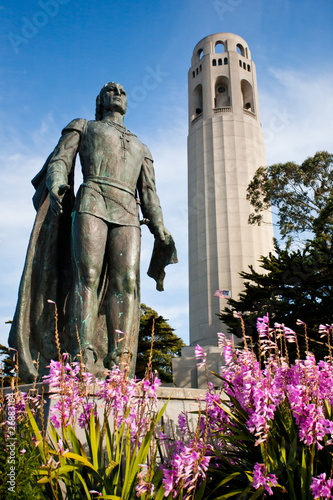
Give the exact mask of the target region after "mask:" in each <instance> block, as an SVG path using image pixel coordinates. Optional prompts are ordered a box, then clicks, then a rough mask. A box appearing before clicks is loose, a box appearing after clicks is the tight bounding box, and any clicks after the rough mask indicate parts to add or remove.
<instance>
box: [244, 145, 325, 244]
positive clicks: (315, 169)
mask: <svg viewBox="0 0 333 500" xmlns="http://www.w3.org/2000/svg"><path fill="white" fill-rule="evenodd" d="M247 193H248V194H247V199H248V200H249V201H250V203H251V205H252V206H253V208H254V212H253V213H251V214H250V217H249V223H250V224H259V225H260V224H261V223H262V222H263V216H264V212H265V211H267V210H268V209H270V207H271V206H272V209H273V210H274V208H276V209H277V214H276V215H277V225H278V227H279V230H280V233H281V236H282V238H283V239H287V240H289V242H290V241H291V238H292V237H293V236H295V235H296V234H301V233H303V232H305V231H310V232H311V233H312V234H313V236H314V238H317V239H318V238H322V237H325V236H327V235H329V234H330V233H331V230H332V225H333V155H332V154H330V153H328V152H327V151H320V152H317V153H316V154H315V155H314V156H313V157H309V158H307V159H306V160H305V161H304V162H303V163H302V164H301V165H297V164H296V163H294V162H287V163H277V164H274V165H271V166H269V167H267V168H266V167H260V168H258V170H257V171H256V173H255V176H254V178H253V179H252V181H251V183H250V184H249V186H248V190H247Z"/></svg>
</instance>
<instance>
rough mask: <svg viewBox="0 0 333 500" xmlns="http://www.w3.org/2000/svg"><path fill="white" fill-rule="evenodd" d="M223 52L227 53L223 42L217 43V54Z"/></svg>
mask: <svg viewBox="0 0 333 500" xmlns="http://www.w3.org/2000/svg"><path fill="white" fill-rule="evenodd" d="M222 52H225V46H224V43H223V42H220V41H219V42H216V44H215V54H221V53H222Z"/></svg>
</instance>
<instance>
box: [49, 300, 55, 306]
mask: <svg viewBox="0 0 333 500" xmlns="http://www.w3.org/2000/svg"><path fill="white" fill-rule="evenodd" d="M47 302H48V303H49V304H54V305H56V303H55V302H54V300H50V299H47Z"/></svg>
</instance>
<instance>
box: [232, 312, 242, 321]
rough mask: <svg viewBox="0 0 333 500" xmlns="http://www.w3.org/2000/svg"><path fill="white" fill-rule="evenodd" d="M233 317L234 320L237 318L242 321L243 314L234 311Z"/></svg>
mask: <svg viewBox="0 0 333 500" xmlns="http://www.w3.org/2000/svg"><path fill="white" fill-rule="evenodd" d="M232 315H233V317H234V318H237V319H242V315H241V313H239V312H237V311H233V312H232Z"/></svg>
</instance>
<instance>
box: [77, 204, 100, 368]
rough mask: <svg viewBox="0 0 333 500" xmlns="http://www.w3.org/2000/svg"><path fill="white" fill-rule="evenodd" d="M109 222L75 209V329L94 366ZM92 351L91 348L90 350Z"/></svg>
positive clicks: (86, 356) (85, 352)
mask: <svg viewBox="0 0 333 500" xmlns="http://www.w3.org/2000/svg"><path fill="white" fill-rule="evenodd" d="M107 232H108V226H107V224H106V223H105V222H104V221H103V220H102V219H99V218H98V217H94V216H93V215H89V214H79V213H74V215H73V230H72V261H73V268H74V287H73V316H72V330H75V329H76V328H77V330H78V333H79V337H80V340H81V348H82V351H83V353H84V359H83V361H84V362H85V364H86V367H87V369H88V370H89V369H91V366H87V365H91V364H92V363H94V362H96V359H93V346H94V330H95V324H96V319H97V313H98V300H97V289H98V284H99V279H100V276H101V271H102V266H103V260H104V254H105V246H106V241H107ZM87 351H89V352H87Z"/></svg>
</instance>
